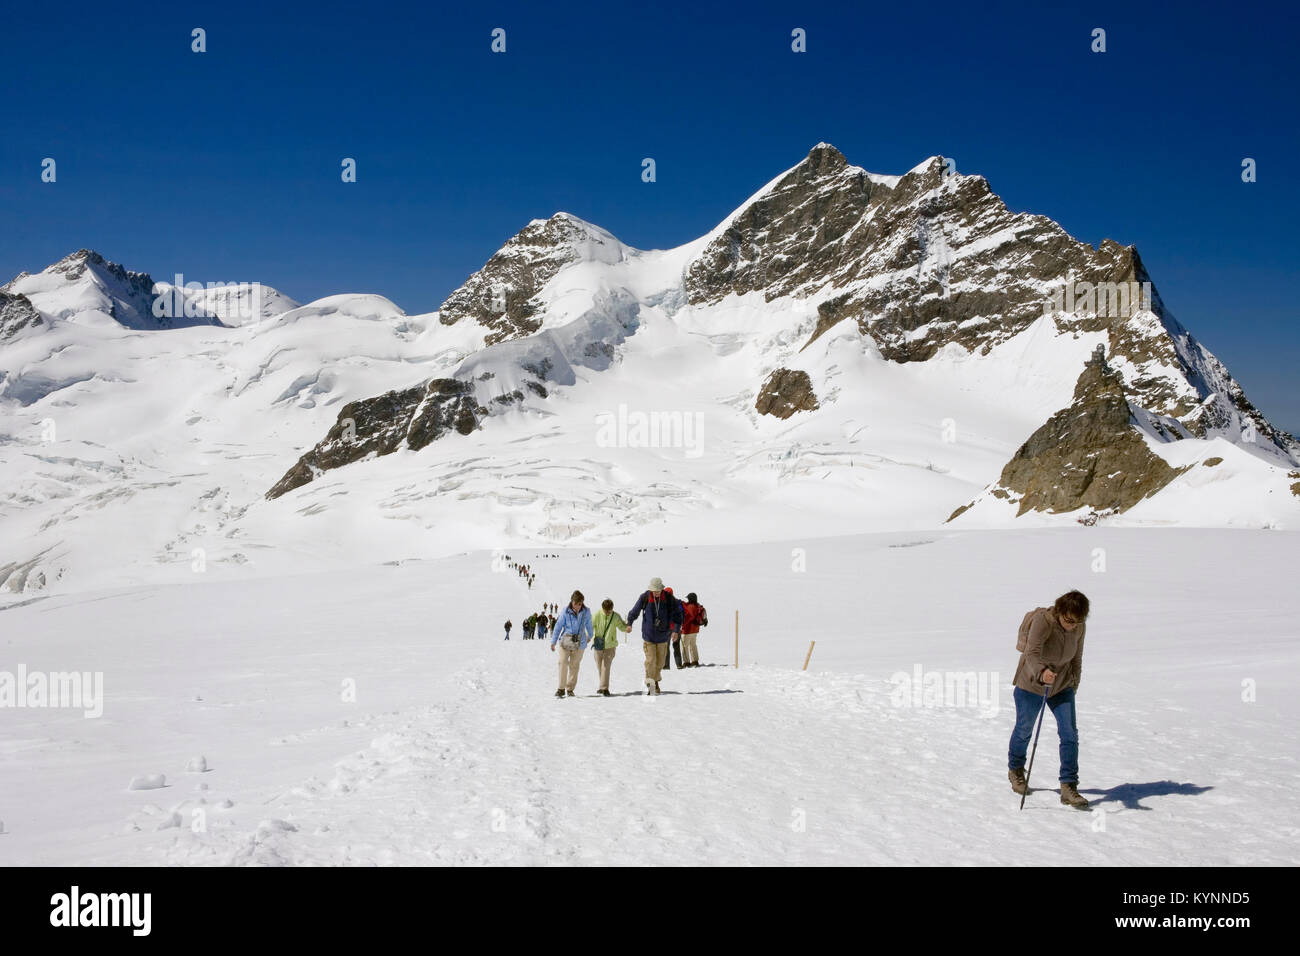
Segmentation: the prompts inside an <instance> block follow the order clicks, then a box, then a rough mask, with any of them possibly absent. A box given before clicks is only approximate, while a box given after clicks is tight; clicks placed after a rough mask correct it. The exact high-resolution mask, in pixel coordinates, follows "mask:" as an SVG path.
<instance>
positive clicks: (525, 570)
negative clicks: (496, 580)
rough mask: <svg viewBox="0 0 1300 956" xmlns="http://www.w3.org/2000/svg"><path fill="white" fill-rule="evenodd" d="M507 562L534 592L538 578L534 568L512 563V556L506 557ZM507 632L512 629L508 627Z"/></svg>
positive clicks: (517, 562)
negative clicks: (535, 579)
mask: <svg viewBox="0 0 1300 956" xmlns="http://www.w3.org/2000/svg"><path fill="white" fill-rule="evenodd" d="M506 562H507V565H506V566H507V567H509V568H510V570H511V571H514V572H515V573H517V574H518V575H519V576H520V577H521V578H523V579H524V580H525V581H527V582H528V589H529V590H532V587H533V579H534V578H536V577H537V575H536V573H535V572H534V571H533V569H532V566H531V565H527V564H524V563H522V562H520V561H511V560H510V555H506ZM506 630H507V631H508V630H510V628H508V627H507V628H506ZM507 640H509V635H507Z"/></svg>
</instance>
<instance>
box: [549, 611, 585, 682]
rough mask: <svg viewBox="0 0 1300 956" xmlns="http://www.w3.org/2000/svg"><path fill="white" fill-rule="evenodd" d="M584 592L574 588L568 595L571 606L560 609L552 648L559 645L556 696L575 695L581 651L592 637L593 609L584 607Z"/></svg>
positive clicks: (552, 637)
mask: <svg viewBox="0 0 1300 956" xmlns="http://www.w3.org/2000/svg"><path fill="white" fill-rule="evenodd" d="M582 602H583V597H582V592H581V591H574V592H573V596H572V597H571V598H569V605H568V607H566V608H565V609H564V610H563V611H561V612H560V619H559V622H558V624H557V625H556V626H555V627H554V628H553V631H554V633H553V634H552V636H551V650H555V645H556V644H557V643H558V644H559V645H560V688H559V690H557V691H556V692H555V696H556V697H563V696H564V695H565V694H568V695H569V696H570V697H572V696H574V695H573V688H575V687H577V686H578V665H579V664H581V663H582V654H583V652H584V651H586V649H587V642H588V641H589V640H591V611H589V610H588V609H587V608H586V607H584V606H583V603H582Z"/></svg>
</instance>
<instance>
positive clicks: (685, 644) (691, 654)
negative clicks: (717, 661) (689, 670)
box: [682, 634, 700, 664]
mask: <svg viewBox="0 0 1300 956" xmlns="http://www.w3.org/2000/svg"><path fill="white" fill-rule="evenodd" d="M698 636H699V635H698V634H683V635H682V663H683V664H698V663H699V662H700V648H699V645H698V644H697V643H696V642H695V638H696V637H698Z"/></svg>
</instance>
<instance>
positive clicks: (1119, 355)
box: [684, 143, 1300, 455]
mask: <svg viewBox="0 0 1300 956" xmlns="http://www.w3.org/2000/svg"><path fill="white" fill-rule="evenodd" d="M948 173H949V167H948V165H947V163H946V162H945V161H944V160H943V159H942V158H940V157H934V158H933V159H931V160H929V161H928V162H927V163H924V164H922V165H921V166H918V167H917V168H916V169H914V170H912V171H911V172H909V173H908V174H906V175H904V176H902V177H898V178H897V180H894V179H892V178H891V177H873V176H871V175H870V174H869V173H867V172H866V171H865V170H862V169H859V168H857V167H854V166H850V165H849V164H848V162H847V161H846V160H845V158H844V156H843V155H841V154H840V152H839V151H838V150H836V149H835V148H834V147H832V146H828V145H826V144H824V143H823V144H820V145H818V146H817V147H815V148H814V149H813V150H812V152H810V153H809V154H808V157H807V158H806V159H805V160H804V161H803V162H802V163H800V164H799V165H798V166H796V167H795V168H794V169H793V170H791V171H790V173H789V174H787V175H786V176H785V178H783V179H782V180H781V181H780V182H779V183H777V184H776V185H775V186H774V187H773V188H772V189H771V190H770V191H768V192H767V193H766V194H764V195H762V196H760V197H759V198H758V199H757V200H755V201H754V202H752V203H750V204H749V205H748V206H747V207H745V208H744V209H743V210H742V211H741V212H740V213H739V214H738V215H737V216H736V217H735V219H734V220H733V221H732V222H731V224H730V225H729V226H728V227H727V228H726V229H725V230H724V231H723V232H722V233H721V234H720V235H718V236H717V237H716V238H714V239H713V241H712V242H710V243H709V245H708V246H707V247H706V248H705V249H704V250H703V252H701V253H700V254H699V255H698V256H697V257H696V259H695V260H694V261H693V262H692V263H691V264H690V265H689V266H688V267H687V269H686V274H685V278H684V282H685V289H686V293H687V296H688V299H689V301H690V302H691V303H692V304H708V303H716V302H719V301H721V300H722V299H723V298H725V297H726V296H727V295H729V294H731V293H735V294H738V295H743V294H745V293H749V292H757V293H761V294H762V295H763V296H764V298H765V299H766V300H767V301H771V300H773V299H776V298H779V297H781V296H795V297H800V298H812V299H817V300H820V301H818V304H817V309H818V315H819V320H818V324H817V326H816V328H815V330H814V332H813V336H812V338H813V339H816V338H817V337H818V336H820V335H821V334H822V333H823V332H825V331H826V330H827V329H829V328H830V327H832V326H834V325H836V324H838V323H839V322H842V321H845V320H851V321H854V322H856V323H857V325H858V328H859V330H860V331H861V332H862V334H864V335H869V336H871V338H872V339H873V340H874V341H875V343H876V344H877V346H878V347H879V349H880V352H881V355H882V356H884V357H885V358H887V359H891V360H893V361H898V362H909V361H924V360H926V359H928V358H930V357H931V356H933V355H934V354H935V352H937V351H938V350H939V349H941V348H943V347H944V346H946V345H948V344H949V343H956V344H958V345H961V346H962V347H964V348H965V349H967V350H968V351H971V352H981V353H985V352H987V351H988V350H989V349H990V348H991V347H992V346H994V345H996V344H998V343H1000V342H1003V341H1005V340H1007V339H1008V338H1011V337H1012V336H1015V335H1017V334H1019V333H1020V332H1022V331H1024V330H1025V329H1026V328H1027V327H1028V326H1029V325H1030V324H1032V323H1033V322H1035V321H1037V320H1038V319H1040V318H1042V317H1043V316H1044V315H1045V314H1050V315H1052V317H1053V321H1054V322H1055V323H1056V325H1057V326H1058V328H1061V329H1063V330H1068V331H1080V332H1085V331H1104V332H1106V333H1107V337H1108V352H1109V354H1110V355H1111V357H1112V361H1115V360H1119V361H1120V362H1122V363H1123V364H1124V368H1125V372H1126V376H1125V377H1126V389H1127V393H1128V394H1129V396H1130V397H1131V398H1132V399H1133V400H1134V402H1135V403H1136V404H1138V405H1140V406H1141V407H1143V408H1146V409H1148V410H1150V411H1151V412H1153V413H1155V414H1157V415H1164V416H1168V417H1171V418H1174V419H1177V420H1179V421H1180V422H1181V423H1182V424H1183V425H1184V426H1185V427H1186V428H1187V429H1188V431H1189V432H1190V433H1191V434H1193V435H1196V436H1205V435H1208V434H1211V433H1213V432H1215V431H1216V430H1218V431H1234V430H1236V431H1239V430H1240V429H1241V428H1242V427H1243V426H1244V425H1245V424H1246V423H1251V424H1253V427H1254V428H1255V429H1256V430H1257V431H1258V432H1259V433H1261V434H1263V435H1265V436H1266V437H1267V438H1268V439H1269V440H1271V441H1273V442H1275V443H1276V444H1277V445H1278V446H1279V447H1280V448H1283V449H1287V450H1288V451H1289V453H1290V454H1292V455H1295V454H1300V443H1298V442H1296V440H1295V439H1294V438H1292V437H1291V436H1288V435H1285V434H1284V433H1281V432H1279V431H1277V430H1276V429H1274V428H1273V427H1272V426H1271V425H1270V424H1269V423H1268V422H1267V420H1266V419H1265V418H1264V417H1263V415H1262V414H1260V413H1259V411H1258V410H1257V409H1255V407H1254V406H1253V405H1251V403H1250V402H1249V401H1248V400H1247V399H1246V397H1245V395H1244V394H1243V393H1242V391H1241V388H1240V386H1239V385H1237V383H1236V382H1234V381H1233V380H1232V377H1231V376H1230V375H1229V374H1228V372H1227V370H1226V369H1225V368H1224V367H1223V364H1222V363H1221V362H1220V361H1219V360H1218V359H1217V358H1215V357H1214V356H1213V355H1212V354H1211V353H1209V352H1208V351H1207V350H1206V349H1205V348H1204V347H1203V346H1201V345H1200V343H1199V342H1197V341H1196V340H1195V339H1194V338H1193V337H1192V336H1191V335H1190V333H1188V332H1187V330H1186V329H1184V328H1183V327H1182V326H1181V325H1179V324H1178V322H1177V321H1176V320H1175V319H1174V318H1173V316H1172V315H1170V314H1169V312H1168V311H1167V310H1166V309H1165V307H1164V305H1163V302H1162V301H1161V299H1160V296H1159V293H1158V292H1157V291H1156V290H1155V288H1154V286H1149V287H1146V288H1144V287H1143V286H1142V284H1143V283H1149V282H1150V276H1149V275H1148V274H1147V272H1146V269H1145V268H1144V266H1143V265H1142V261H1141V259H1140V258H1139V256H1138V254H1137V250H1136V249H1134V248H1133V247H1132V246H1121V245H1120V244H1118V243H1116V242H1114V241H1112V240H1105V241H1104V242H1102V243H1101V245H1100V246H1099V247H1098V248H1096V249H1094V248H1093V247H1092V246H1090V245H1089V244H1088V243H1085V242H1080V241H1078V240H1076V239H1074V238H1072V237H1071V236H1070V235H1069V234H1068V233H1066V232H1065V230H1064V229H1062V228H1061V227H1060V226H1058V225H1057V224H1056V223H1055V222H1053V221H1052V220H1050V219H1048V218H1046V217H1045V216H1035V215H1028V214H1020V213H1012V212H1010V211H1009V210H1008V209H1007V207H1006V205H1005V204H1004V203H1003V202H1002V200H1001V199H1000V198H998V196H997V195H995V194H994V193H993V192H992V190H991V189H990V188H989V185H988V182H987V181H986V180H985V179H984V178H983V177H981V176H964V175H949V174H948ZM1067 290H1069V294H1068V296H1067ZM1075 290H1077V291H1078V292H1079V295H1078V296H1077V297H1076V296H1075V295H1074V294H1073V293H1074V291H1075ZM1144 298H1145V300H1146V301H1145V304H1146V305H1147V306H1148V308H1147V309H1143V308H1142V306H1143V304H1144V301H1143V300H1144Z"/></svg>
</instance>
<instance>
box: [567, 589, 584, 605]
mask: <svg viewBox="0 0 1300 956" xmlns="http://www.w3.org/2000/svg"><path fill="white" fill-rule="evenodd" d="M585 600H586V598H584V597H583V596H582V592H581V591H574V592H573V597H571V598H569V603H570V604H572V603H573V602H574V601H585Z"/></svg>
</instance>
